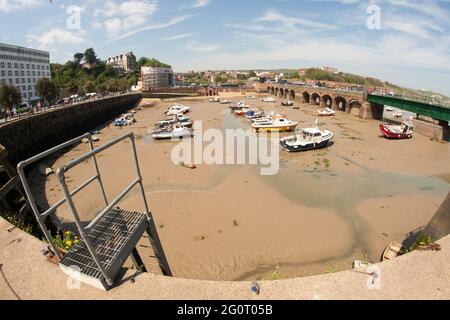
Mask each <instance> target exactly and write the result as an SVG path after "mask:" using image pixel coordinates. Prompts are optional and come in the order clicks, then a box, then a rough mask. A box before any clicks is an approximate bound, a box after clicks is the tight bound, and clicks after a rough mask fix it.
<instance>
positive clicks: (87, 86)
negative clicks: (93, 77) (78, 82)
mask: <svg viewBox="0 0 450 320" xmlns="http://www.w3.org/2000/svg"><path fill="white" fill-rule="evenodd" d="M84 91H85V92H86V93H91V92H94V91H95V82H93V81H89V80H88V81H86V82H85V83H84Z"/></svg>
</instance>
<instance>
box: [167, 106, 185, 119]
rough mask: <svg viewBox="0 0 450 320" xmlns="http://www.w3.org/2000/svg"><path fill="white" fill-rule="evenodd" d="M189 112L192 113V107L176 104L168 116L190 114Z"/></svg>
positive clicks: (168, 112)
mask: <svg viewBox="0 0 450 320" xmlns="http://www.w3.org/2000/svg"><path fill="white" fill-rule="evenodd" d="M189 111H191V108H190V107H188V106H184V105H179V104H176V105H174V106H172V107H170V108H169V110H168V111H167V112H166V115H168V116H176V115H178V114H183V113H188V112H189Z"/></svg>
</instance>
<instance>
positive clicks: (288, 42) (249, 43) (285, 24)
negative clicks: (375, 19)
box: [0, 0, 450, 95]
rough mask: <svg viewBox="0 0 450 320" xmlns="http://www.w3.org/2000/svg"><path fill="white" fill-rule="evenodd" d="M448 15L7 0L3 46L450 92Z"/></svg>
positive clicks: (0, 5)
mask: <svg viewBox="0 0 450 320" xmlns="http://www.w3.org/2000/svg"><path fill="white" fill-rule="evenodd" d="M73 5H75V6H78V8H80V10H81V13H80V18H81V19H80V24H77V23H76V22H77V21H76V19H74V17H76V14H75V15H73V14H71V13H73V12H74V11H73V9H74V7H71V6H73ZM371 5H376V6H378V8H380V18H381V20H380V22H381V24H380V28H377V29H373V30H370V29H369V28H368V27H367V20H368V19H369V18H370V17H371V15H372V14H373V12H374V11H371V12H370V13H367V9H368V8H369V6H371ZM370 8H373V7H370ZM75 9H76V8H75ZM71 10H72V11H71ZM68 11H70V12H71V13H68ZM449 18H450V0H429V1H424V0H422V1H416V0H372V1H368V0H304V1H299V0H184V1H176V0H129V1H113V0H81V1H63V0H53V4H51V3H50V1H48V0H0V30H1V32H0V42H6V43H11V44H17V45H23V46H31V47H35V48H40V49H44V50H48V51H50V53H51V59H52V61H53V62H65V61H66V60H68V59H71V58H72V56H73V53H74V52H77V51H84V49H86V48H89V47H93V48H95V50H96V52H97V54H98V56H99V57H100V58H102V59H106V58H107V57H109V56H113V55H116V54H119V53H123V52H128V51H134V52H135V54H136V55H137V56H138V57H140V56H148V57H155V58H158V59H160V60H162V61H164V62H167V63H169V64H171V65H173V67H174V69H175V71H180V72H181V71H187V70H192V69H193V70H204V69H263V68H266V69H268V68H299V67H309V66H316V65H331V66H335V67H338V68H339V69H340V70H342V71H347V72H353V73H358V74H362V75H367V76H373V77H377V78H381V79H383V80H387V81H391V82H394V83H398V84H400V85H404V86H409V87H413V88H416V89H432V90H435V91H439V92H442V93H446V94H448V95H450V28H449V26H450V19H449ZM68 22H69V23H68ZM74 22H75V23H74Z"/></svg>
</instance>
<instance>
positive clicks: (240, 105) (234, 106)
mask: <svg viewBox="0 0 450 320" xmlns="http://www.w3.org/2000/svg"><path fill="white" fill-rule="evenodd" d="M243 108H245V102H244V101H239V103H236V104H232V105H230V109H231V111H236V110H241V109H243Z"/></svg>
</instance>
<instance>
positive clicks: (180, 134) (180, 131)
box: [152, 125, 191, 140]
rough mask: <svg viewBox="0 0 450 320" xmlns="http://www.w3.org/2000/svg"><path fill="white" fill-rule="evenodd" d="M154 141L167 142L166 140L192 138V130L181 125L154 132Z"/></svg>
mask: <svg viewBox="0 0 450 320" xmlns="http://www.w3.org/2000/svg"><path fill="white" fill-rule="evenodd" d="M152 136H153V139H155V140H166V139H177V138H184V137H190V136H191V129H189V128H185V127H183V126H180V125H175V126H169V127H165V128H162V129H159V130H155V131H153V134H152Z"/></svg>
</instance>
